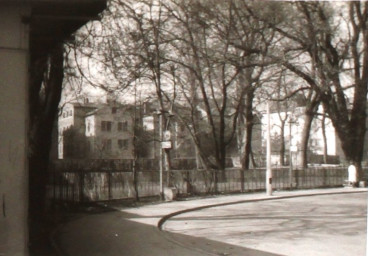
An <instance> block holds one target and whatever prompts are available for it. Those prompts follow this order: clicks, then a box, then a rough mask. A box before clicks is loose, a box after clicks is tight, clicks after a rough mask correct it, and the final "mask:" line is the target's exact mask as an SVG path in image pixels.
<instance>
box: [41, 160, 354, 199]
mask: <svg viewBox="0 0 368 256" xmlns="http://www.w3.org/2000/svg"><path fill="white" fill-rule="evenodd" d="M64 167H65V166H64ZM290 174H291V177H290ZM272 176H273V178H272V187H273V189H275V190H288V189H310V188H326V187H340V186H343V184H344V182H345V180H346V179H347V176H348V175H347V168H346V167H323V168H321V167H318V168H308V169H305V170H293V171H292V172H290V170H289V169H288V168H278V169H273V170H272ZM166 179H167V173H166V172H164V178H163V180H164V181H166ZM170 179H171V183H172V185H173V186H174V187H176V188H177V191H178V196H179V197H180V196H188V195H195V194H206V193H209V194H211V193H232V192H252V191H263V190H265V183H266V182H265V181H266V170H265V169H252V170H239V169H227V170H225V171H214V170H211V171H204V170H173V171H171V172H170ZM136 193H138V196H139V197H149V196H158V195H159V193H160V176H159V172H158V171H140V172H137V173H136V176H135V180H134V176H133V172H131V171H124V170H116V169H108V168H106V167H105V168H103V169H81V168H78V166H74V167H73V166H70V168H63V169H62V170H58V169H57V168H55V170H54V171H53V172H52V175H51V176H50V179H49V185H48V198H49V199H50V200H52V201H53V202H58V201H61V202H73V203H78V202H96V201H106V200H116V199H129V198H135V197H136V195H137V194H136Z"/></svg>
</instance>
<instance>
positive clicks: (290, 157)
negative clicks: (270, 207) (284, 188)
mask: <svg viewBox="0 0 368 256" xmlns="http://www.w3.org/2000/svg"><path fill="white" fill-rule="evenodd" d="M292 123H294V121H293V117H292V116H290V120H289V184H290V189H292V188H293V155H292V151H291V124H292Z"/></svg>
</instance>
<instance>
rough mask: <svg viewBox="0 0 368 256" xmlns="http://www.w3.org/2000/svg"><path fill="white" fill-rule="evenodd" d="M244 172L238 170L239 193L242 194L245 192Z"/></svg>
mask: <svg viewBox="0 0 368 256" xmlns="http://www.w3.org/2000/svg"><path fill="white" fill-rule="evenodd" d="M244 171H245V170H243V168H240V192H242V193H243V192H244V191H245V187H244V183H245V180H244Z"/></svg>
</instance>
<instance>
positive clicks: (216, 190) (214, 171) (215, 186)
mask: <svg viewBox="0 0 368 256" xmlns="http://www.w3.org/2000/svg"><path fill="white" fill-rule="evenodd" d="M212 171H213V175H214V190H215V193H217V192H218V188H217V182H218V181H217V180H218V177H217V170H212Z"/></svg>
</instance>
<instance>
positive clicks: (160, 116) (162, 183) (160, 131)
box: [159, 113, 164, 199]
mask: <svg viewBox="0 0 368 256" xmlns="http://www.w3.org/2000/svg"><path fill="white" fill-rule="evenodd" d="M162 114H163V113H160V114H159V138H160V144H159V147H160V149H159V152H160V197H161V199H164V182H163V150H162V132H163V131H162Z"/></svg>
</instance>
